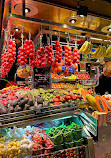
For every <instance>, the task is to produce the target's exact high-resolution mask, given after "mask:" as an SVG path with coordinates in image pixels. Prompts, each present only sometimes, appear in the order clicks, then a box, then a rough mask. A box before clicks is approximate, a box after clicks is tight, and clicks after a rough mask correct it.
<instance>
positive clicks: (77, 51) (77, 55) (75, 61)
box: [72, 48, 80, 64]
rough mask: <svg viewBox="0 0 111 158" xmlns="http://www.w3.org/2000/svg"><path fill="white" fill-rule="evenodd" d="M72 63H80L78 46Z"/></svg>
mask: <svg viewBox="0 0 111 158" xmlns="http://www.w3.org/2000/svg"><path fill="white" fill-rule="evenodd" d="M72 59H73V61H72V63H73V64H75V63H79V59H80V52H79V50H78V49H77V48H75V49H73V56H72Z"/></svg>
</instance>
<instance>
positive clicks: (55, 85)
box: [52, 83, 65, 89]
mask: <svg viewBox="0 0 111 158" xmlns="http://www.w3.org/2000/svg"><path fill="white" fill-rule="evenodd" d="M64 86H65V84H64V83H52V88H54V89H58V88H60V89H61V88H62V89H64Z"/></svg>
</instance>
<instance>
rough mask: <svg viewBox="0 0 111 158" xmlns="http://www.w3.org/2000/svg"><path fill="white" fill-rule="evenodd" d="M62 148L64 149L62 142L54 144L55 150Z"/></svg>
mask: <svg viewBox="0 0 111 158" xmlns="http://www.w3.org/2000/svg"><path fill="white" fill-rule="evenodd" d="M62 149H64V144H60V145H55V150H56V151H58V150H62Z"/></svg>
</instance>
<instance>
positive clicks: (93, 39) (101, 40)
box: [90, 37, 102, 41]
mask: <svg viewBox="0 0 111 158" xmlns="http://www.w3.org/2000/svg"><path fill="white" fill-rule="evenodd" d="M90 39H93V40H98V41H102V39H100V38H94V37H91V38H90Z"/></svg>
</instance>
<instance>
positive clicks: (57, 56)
mask: <svg viewBox="0 0 111 158" xmlns="http://www.w3.org/2000/svg"><path fill="white" fill-rule="evenodd" d="M55 49H56V52H55V63H57V62H58V63H60V62H61V60H62V52H63V49H62V47H61V45H60V44H59V41H58V40H57V41H56V44H55Z"/></svg>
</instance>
